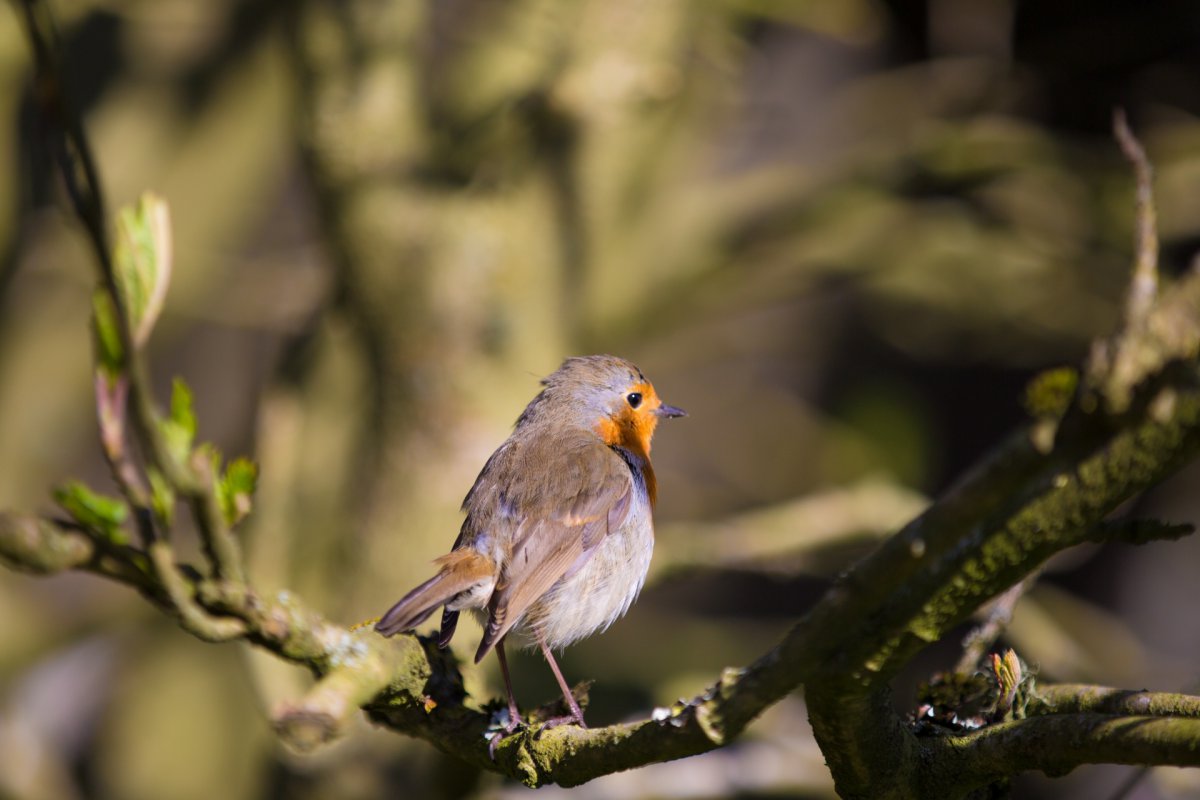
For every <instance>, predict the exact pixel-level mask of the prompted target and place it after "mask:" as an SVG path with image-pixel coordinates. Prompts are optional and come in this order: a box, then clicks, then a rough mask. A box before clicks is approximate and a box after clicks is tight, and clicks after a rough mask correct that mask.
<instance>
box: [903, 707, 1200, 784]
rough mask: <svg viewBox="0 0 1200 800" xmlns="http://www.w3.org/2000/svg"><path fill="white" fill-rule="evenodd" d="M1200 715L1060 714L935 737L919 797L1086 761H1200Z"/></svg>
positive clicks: (1060, 770)
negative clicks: (964, 734) (1198, 744)
mask: <svg viewBox="0 0 1200 800" xmlns="http://www.w3.org/2000/svg"><path fill="white" fill-rule="evenodd" d="M1197 741H1200V719H1195V718H1190V717H1188V718H1184V717H1154V716H1114V715H1109V714H1086V713H1084V714H1059V715H1053V716H1045V717H1030V718H1028V719H1023V720H1016V721H1014V722H1007V723H1004V724H1001V725H993V726H991V727H988V728H983V729H981V730H979V731H977V732H975V733H971V734H968V735H966V736H953V737H946V738H941V739H933V740H929V741H928V742H926V743H925V745H924V755H925V756H926V758H927V759H928V760H927V762H926V763H927V764H928V769H927V770H926V771H925V772H924V773H923V774H921V775H920V778H919V783H918V786H919V789H918V791H919V792H920V793H921V794H920V796H924V797H945V798H954V797H963V796H965V795H966V793H967V792H968V791H970V790H972V789H978V788H982V787H984V786H987V785H988V784H989V783H993V782H995V781H998V780H1002V779H1004V778H1007V777H1009V776H1012V775H1017V774H1019V773H1022V772H1028V771H1031V770H1037V771H1040V772H1044V773H1045V774H1046V775H1048V776H1050V777H1058V776H1061V775H1066V774H1067V773H1068V772H1070V771H1071V770H1073V769H1075V768H1076V767H1078V766H1081V765H1084V764H1129V765H1131V766H1138V765H1150V766H1160V765H1170V766H1181V767H1200V748H1197V747H1196V742H1197Z"/></svg>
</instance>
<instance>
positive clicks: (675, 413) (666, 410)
mask: <svg viewBox="0 0 1200 800" xmlns="http://www.w3.org/2000/svg"><path fill="white" fill-rule="evenodd" d="M654 413H655V415H657V416H660V417H686V416H687V412H686V411H684V410H683V409H682V408H676V407H675V406H669V405H667V404H666V403H663V404H662V405H661V406H659V407H658V408H656V409H654Z"/></svg>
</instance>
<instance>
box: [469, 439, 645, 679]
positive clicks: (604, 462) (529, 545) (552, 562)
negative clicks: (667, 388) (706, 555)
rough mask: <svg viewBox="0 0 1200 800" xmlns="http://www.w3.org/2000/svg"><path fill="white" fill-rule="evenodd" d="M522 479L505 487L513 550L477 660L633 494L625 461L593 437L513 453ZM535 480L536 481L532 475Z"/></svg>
mask: <svg viewBox="0 0 1200 800" xmlns="http://www.w3.org/2000/svg"><path fill="white" fill-rule="evenodd" d="M514 457H516V458H518V459H520V460H521V461H524V462H525V463H524V464H522V465H521V466H522V467H524V469H518V470H513V471H512V473H511V474H520V475H522V476H523V477H522V478H521V479H519V480H514V481H513V482H512V483H511V485H509V486H508V487H506V491H505V495H506V498H505V499H506V501H507V506H508V508H510V509H519V513H518V514H516V515H515V518H514V519H512V523H515V531H514V533H513V538H512V549H511V551H510V553H509V556H508V559H507V561H506V563H505V564H504V567H503V569H502V570H501V573H500V579H499V581H498V582H497V584H496V590H495V592H494V593H493V594H492V597H491V601H490V602H489V603H488V624H487V627H486V629H485V630H484V633H483V640H482V641H481V642H480V643H479V650H478V651H477V652H476V653H475V661H476V663H478V662H479V661H480V660H481V659H482V658H483V657H484V655H486V654H487V651H488V650H490V649H491V648H492V646H493V645H494V644H495V643H496V642H498V641H499V640H500V639H501V637H503V636H504V635H505V634H506V633H508V631H509V629H511V628H512V626H513V625H514V624H516V622H517V621H518V620H520V619H521V616H522V615H523V614H524V613H525V612H526V610H528V608H529V606H530V605H532V604H533V603H534V602H535V601H536V600H537V599H538V598H539V597H541V596H542V595H543V594H545V593H546V591H547V590H549V589H550V587H551V586H553V585H554V584H555V582H557V581H558V580H559V579H560V578H562V577H563V576H564V575H567V574H570V573H573V572H574V571H575V570H578V569H579V568H580V567H581V566H583V564H584V563H586V561H587V559H588V558H589V557H590V556H591V554H592V553H593V552H594V551H595V547H596V545H597V544H599V543H600V542H601V541H602V540H603V538H604V537H605V536H606V535H608V533H609V532H610V531H612V530H616V529H617V528H619V527H620V526H621V524H622V523H623V522H624V521H625V517H626V516H627V515H628V513H629V507H630V501H631V497H632V493H633V491H634V483H633V477H632V475H631V473H630V471H629V467H628V466H627V465H626V464H625V462H624V461H623V460H622V459H621V457H620V456H618V455H617V454H616V453H614V452H613V451H612V450H611V449H609V448H608V447H606V446H605V445H604V444H602V443H600V442H598V441H597V440H596V439H595V438H594V437H591V436H588V437H579V438H578V439H577V440H574V439H573V440H569V441H566V442H564V441H563V440H562V439H561V438H559V439H557V440H556V441H555V446H554V447H549V446H545V445H543V446H540V447H539V446H536V445H534V446H533V447H530V448H528V449H526V450H525V451H524V452H518V453H516V454H514ZM531 476H536V477H531Z"/></svg>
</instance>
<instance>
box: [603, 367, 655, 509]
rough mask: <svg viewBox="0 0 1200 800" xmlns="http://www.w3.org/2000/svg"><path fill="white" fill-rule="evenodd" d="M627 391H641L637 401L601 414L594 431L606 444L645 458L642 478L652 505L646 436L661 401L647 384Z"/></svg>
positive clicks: (652, 482)
mask: <svg viewBox="0 0 1200 800" xmlns="http://www.w3.org/2000/svg"><path fill="white" fill-rule="evenodd" d="M629 392H639V393H641V395H642V402H641V404H639V405H638V407H637V408H634V407H632V406H630V405H629V403H628V402H625V403H624V404H623V405H622V406H621V407H620V408H619V409H618V410H617V411H616V413H614V414H613V415H612V416H611V417H603V418H602V419H601V420H600V421H599V422H597V423H596V433H598V434H600V438H601V439H603V440H604V443H605V444H607V445H608V446H610V447H624V448H625V449H627V450H629V451H631V452H633V453H636V454H637V455H639V456H641V457H642V458H643V459H645V466H644V468H643V471H642V479H643V480H644V481H645V482H646V492H647V493H648V494H649V496H650V504H651V505H653V504H654V502H655V500H656V499H657V495H658V482H657V481H656V480H655V477H654V470H653V469H652V468H651V467H650V439H651V438H652V437H653V436H654V429H655V427H657V426H658V415H657V414H655V413H654V412H655V409H657V408H658V407H659V406H661V405H662V400H660V399H659V397H658V394H657V393H656V392H655V391H654V387H653V386H651V385H650V384H649V383H639V384H635V385H633V386H631V387H629V389H628V391H627V392H626V395H628V394H629Z"/></svg>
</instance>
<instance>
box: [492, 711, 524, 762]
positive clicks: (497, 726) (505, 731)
mask: <svg viewBox="0 0 1200 800" xmlns="http://www.w3.org/2000/svg"><path fill="white" fill-rule="evenodd" d="M501 720H504V721H503V722H501ZM528 727H529V725H528V724H527V723H526V722H525V720H523V719H521V718H520V717H514V716H513V715H512V714H511V713H509V710H508V709H507V708H503V709H500V711H499V712H497V713H496V714H495V715H493V717H492V724H491V725H489V726H488V729H487V731H485V732H484V734H483V735H484V737H485V738H486V739H487V740H488V758H490V759H491V760H492V761H495V760H496V745H498V744H500V742H502V741H504V740H505V739H507V738H509V737H510V736H515V735H516V734H518V733H520V732H521V731H523V730H526V729H527V728H528Z"/></svg>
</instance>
